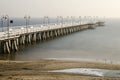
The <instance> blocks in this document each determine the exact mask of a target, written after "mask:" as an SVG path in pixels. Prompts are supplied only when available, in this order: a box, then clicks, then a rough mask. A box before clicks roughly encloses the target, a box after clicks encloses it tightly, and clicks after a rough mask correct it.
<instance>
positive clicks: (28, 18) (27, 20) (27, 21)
mask: <svg viewBox="0 0 120 80" xmlns="http://www.w3.org/2000/svg"><path fill="white" fill-rule="evenodd" d="M24 19H25V21H26V33H28V25H29V22H30V16H27V15H26V16H24Z"/></svg>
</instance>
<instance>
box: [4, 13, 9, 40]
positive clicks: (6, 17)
mask: <svg viewBox="0 0 120 80" xmlns="http://www.w3.org/2000/svg"><path fill="white" fill-rule="evenodd" d="M4 19H5V20H6V21H7V31H8V38H9V37H10V32H9V16H8V15H5V16H4Z"/></svg>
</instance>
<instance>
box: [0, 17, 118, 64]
mask: <svg viewBox="0 0 120 80" xmlns="http://www.w3.org/2000/svg"><path fill="white" fill-rule="evenodd" d="M0 59H11V60H36V59H68V60H87V61H90V60H91V61H102V62H110V63H120V19H107V20H106V25H105V26H104V27H97V28H96V29H88V30H84V31H80V32H76V33H73V34H69V35H67V36H62V37H58V38H55V39H52V40H48V41H46V42H42V43H37V44H35V45H31V46H29V47H26V48H24V49H21V50H19V51H18V52H16V53H15V54H1V56H0Z"/></svg>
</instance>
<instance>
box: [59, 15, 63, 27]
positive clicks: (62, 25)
mask: <svg viewBox="0 0 120 80" xmlns="http://www.w3.org/2000/svg"><path fill="white" fill-rule="evenodd" d="M59 18H60V19H61V23H62V26H61V27H63V17H62V16H60V17H59Z"/></svg>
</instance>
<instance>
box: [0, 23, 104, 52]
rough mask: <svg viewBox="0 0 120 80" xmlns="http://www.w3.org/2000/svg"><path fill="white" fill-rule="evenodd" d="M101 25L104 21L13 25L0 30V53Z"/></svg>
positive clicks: (14, 50)
mask: <svg viewBox="0 0 120 80" xmlns="http://www.w3.org/2000/svg"><path fill="white" fill-rule="evenodd" d="M103 25H104V22H95V23H74V24H73V23H72V24H71V23H64V24H61V23H59V24H49V25H29V26H28V27H26V26H20V27H14V28H11V29H10V30H9V32H8V31H5V32H0V53H1V54H4V53H13V52H16V51H18V50H19V48H20V47H21V46H27V45H29V44H32V43H35V42H40V41H45V40H47V39H50V38H55V37H58V36H63V35H68V34H71V33H73V32H77V31H81V30H85V29H94V28H96V27H97V26H103ZM8 34H9V35H8Z"/></svg>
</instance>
